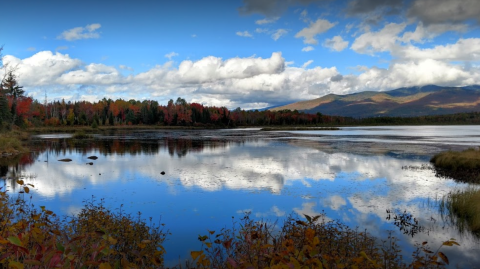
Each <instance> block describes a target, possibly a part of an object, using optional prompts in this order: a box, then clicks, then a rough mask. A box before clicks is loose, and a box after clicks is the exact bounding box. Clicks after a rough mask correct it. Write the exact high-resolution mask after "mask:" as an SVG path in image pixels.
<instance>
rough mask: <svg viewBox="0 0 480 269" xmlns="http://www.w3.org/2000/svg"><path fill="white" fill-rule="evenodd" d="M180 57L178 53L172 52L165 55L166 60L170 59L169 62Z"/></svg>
mask: <svg viewBox="0 0 480 269" xmlns="http://www.w3.org/2000/svg"><path fill="white" fill-rule="evenodd" d="M175 56H178V53H176V52H174V51H172V52H170V53H167V54H165V58H168V59H169V60H171V59H172V57H175Z"/></svg>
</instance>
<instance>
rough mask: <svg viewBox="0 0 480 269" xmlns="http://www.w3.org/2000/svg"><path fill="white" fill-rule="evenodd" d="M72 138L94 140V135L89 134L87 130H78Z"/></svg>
mask: <svg viewBox="0 0 480 269" xmlns="http://www.w3.org/2000/svg"><path fill="white" fill-rule="evenodd" d="M72 137H73V138H75V139H87V138H92V135H90V134H87V133H86V132H85V130H78V131H76V132H75V133H74V134H73V136H72Z"/></svg>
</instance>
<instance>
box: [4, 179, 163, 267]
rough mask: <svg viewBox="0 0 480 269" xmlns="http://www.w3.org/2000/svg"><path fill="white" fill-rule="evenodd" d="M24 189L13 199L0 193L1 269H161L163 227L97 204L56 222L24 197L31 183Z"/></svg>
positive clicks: (53, 215) (88, 204)
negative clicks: (95, 268) (76, 214)
mask: <svg viewBox="0 0 480 269" xmlns="http://www.w3.org/2000/svg"><path fill="white" fill-rule="evenodd" d="M17 182H18V183H19V184H21V185H22V191H21V192H20V193H19V195H18V197H17V198H16V199H15V200H10V197H9V195H8V194H7V193H6V191H0V227H1V230H0V267H1V268H7V267H8V268H24V267H27V268H45V267H48V268H53V267H55V268H57V267H60V268H87V267H90V266H98V267H99V268H120V267H122V268H136V267H141V268H159V267H162V266H163V255H164V253H165V250H164V249H163V247H162V243H163V241H164V240H165V238H166V233H164V232H163V231H162V227H163V225H157V226H155V225H154V224H152V223H150V225H147V224H146V223H145V222H144V221H143V220H142V219H141V216H140V215H139V216H138V218H137V219H135V218H133V217H132V216H131V215H128V214H127V215H126V214H123V213H122V212H121V211H119V212H112V211H110V210H107V209H105V208H104V207H103V205H102V203H96V202H95V200H92V201H90V202H86V203H85V207H84V208H83V209H82V211H81V212H80V214H78V216H76V217H73V218H71V219H68V218H64V219H62V220H60V219H59V218H58V217H57V216H56V215H55V214H54V213H53V212H52V211H50V210H47V209H46V208H45V207H40V209H41V210H37V209H36V208H35V207H34V206H33V205H32V204H31V203H28V202H27V201H25V199H24V195H25V194H28V193H29V192H30V189H29V188H30V187H33V185H31V184H24V182H23V181H22V180H19V181H17Z"/></svg>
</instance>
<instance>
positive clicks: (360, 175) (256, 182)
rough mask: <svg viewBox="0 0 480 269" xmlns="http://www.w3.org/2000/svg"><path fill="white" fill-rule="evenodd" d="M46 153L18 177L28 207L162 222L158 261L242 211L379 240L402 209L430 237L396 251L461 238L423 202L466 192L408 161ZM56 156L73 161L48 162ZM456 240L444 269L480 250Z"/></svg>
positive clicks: (267, 152)
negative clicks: (95, 205)
mask: <svg viewBox="0 0 480 269" xmlns="http://www.w3.org/2000/svg"><path fill="white" fill-rule="evenodd" d="M49 154H50V155H49V162H44V161H45V160H46V159H47V158H46V153H42V154H40V156H39V157H38V161H37V162H35V163H34V164H33V165H31V166H29V167H27V168H26V170H25V171H24V173H25V174H28V175H34V177H32V178H28V179H26V181H27V182H32V183H33V184H35V189H36V190H35V195H34V199H35V200H34V204H36V205H46V206H47V208H50V209H52V210H54V211H55V212H62V213H66V214H74V213H75V212H78V210H79V209H80V208H81V205H82V201H83V200H85V199H91V197H92V195H93V196H95V197H97V199H99V198H105V203H106V205H107V206H109V207H111V208H118V207H119V206H120V205H121V204H123V205H124V209H125V210H126V211H128V212H131V213H134V214H135V213H136V212H138V211H141V212H142V213H143V216H144V217H150V216H151V217H153V220H154V221H158V219H159V218H160V217H161V222H163V223H165V224H166V227H168V229H170V231H171V232H172V235H171V236H169V239H170V240H169V241H168V242H167V243H166V245H165V247H166V249H167V257H166V259H167V260H172V261H177V260H178V256H182V257H186V256H187V254H188V251H189V250H193V249H198V248H199V244H198V241H197V239H196V238H197V236H198V235H199V234H206V233H207V229H209V230H219V229H221V228H223V227H227V228H228V227H231V220H232V218H231V217H232V216H234V217H235V219H234V220H238V219H239V217H241V216H242V212H245V211H249V212H251V213H252V216H254V217H256V218H263V219H267V220H275V219H278V218H280V219H281V218H283V217H286V216H287V215H288V214H290V213H297V214H300V215H302V214H308V215H315V214H319V213H321V212H325V213H326V214H327V216H328V219H332V220H335V219H339V220H341V221H342V222H344V223H346V224H348V225H349V226H350V227H352V228H355V227H357V226H358V227H361V228H360V229H362V230H363V228H367V229H368V231H369V232H370V233H372V234H373V235H376V236H380V237H385V236H386V232H385V231H386V230H396V229H397V228H396V227H395V226H393V225H392V222H389V221H387V220H386V219H385V218H386V213H385V212H386V209H398V210H400V211H402V212H403V210H407V212H410V213H412V214H413V215H414V216H415V217H417V218H419V219H420V223H421V224H423V225H428V226H429V227H431V228H430V229H429V231H430V235H427V234H419V235H417V236H415V237H414V238H413V239H412V238H410V237H407V236H403V235H402V234H398V236H399V237H401V238H402V242H405V243H402V246H404V247H407V245H413V242H415V241H418V242H422V241H429V242H431V243H433V244H432V246H438V245H439V242H440V241H442V240H446V239H449V238H451V237H453V238H458V239H460V235H459V234H458V233H457V232H456V230H455V229H454V228H452V227H448V226H447V227H442V226H443V224H442V223H441V220H440V217H439V216H438V213H437V210H436V209H434V208H432V207H430V206H426V205H425V204H426V201H427V199H430V200H434V199H435V198H436V197H441V196H442V195H444V194H446V193H448V192H449V191H450V190H452V189H453V188H464V187H465V185H460V184H455V183H454V182H453V181H450V180H445V179H438V178H436V177H435V176H434V174H433V172H432V171H431V170H421V171H410V170H403V169H402V166H417V167H418V166H421V165H422V164H425V162H424V161H422V160H418V159H414V158H409V159H399V158H396V157H394V156H384V155H368V156H363V155H356V154H349V153H333V154H330V153H325V152H322V151H320V150H317V149H314V148H309V147H297V146H292V145H291V144H288V143H284V142H281V141H276V140H270V141H268V140H258V141H252V142H245V143H243V144H242V143H228V144H226V145H225V146H223V147H208V146H207V147H205V148H204V149H203V151H196V152H190V153H188V154H187V155H185V156H183V157H181V158H180V157H177V156H176V155H173V156H172V155H170V154H169V152H168V149H167V148H160V149H159V150H158V152H157V153H156V154H151V153H148V154H143V153H140V154H138V153H137V154H136V155H135V156H133V155H130V154H128V153H127V154H108V155H106V156H104V155H101V154H99V152H98V151H96V150H91V151H89V152H87V153H84V154H82V153H80V152H77V151H67V152H65V153H64V154H63V153H61V154H59V155H58V156H55V155H52V153H51V152H50V153H49ZM90 155H97V156H99V159H98V160H96V161H93V162H94V165H87V164H86V163H87V162H91V160H89V159H87V157H88V156H90ZM62 158H71V159H72V160H73V161H72V162H69V163H63V162H58V161H56V160H58V159H62ZM161 171H165V172H166V175H163V176H162V175H161V174H160V172H161ZM432 217H433V218H434V219H436V220H437V223H433V222H432V221H431V218H432ZM459 241H460V242H461V243H462V246H461V247H460V248H456V249H445V250H444V251H445V253H446V254H447V255H448V256H449V258H450V260H451V261H452V263H454V264H455V262H458V261H463V260H470V261H478V259H479V257H477V256H475V253H478V249H479V245H478V244H477V243H475V241H474V240H471V239H467V238H463V239H461V240H459ZM179 242H180V243H179ZM407 243H409V244H407ZM411 250H412V249H411V248H409V251H411ZM462 255H463V257H468V259H465V258H462ZM408 256H409V254H407V255H406V257H408ZM479 262H480V261H479ZM461 266H466V265H461ZM466 267H468V266H466Z"/></svg>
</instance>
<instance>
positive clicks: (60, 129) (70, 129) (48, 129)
mask: <svg viewBox="0 0 480 269" xmlns="http://www.w3.org/2000/svg"><path fill="white" fill-rule="evenodd" d="M221 128H222V127H219V126H211V125H204V126H163V125H115V126H110V125H107V126H105V125H104V126H98V127H97V128H92V127H91V126H54V127H52V126H45V127H31V128H28V129H27V131H28V132H30V133H75V132H79V131H84V132H86V133H97V132H102V131H122V130H201V129H221Z"/></svg>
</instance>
